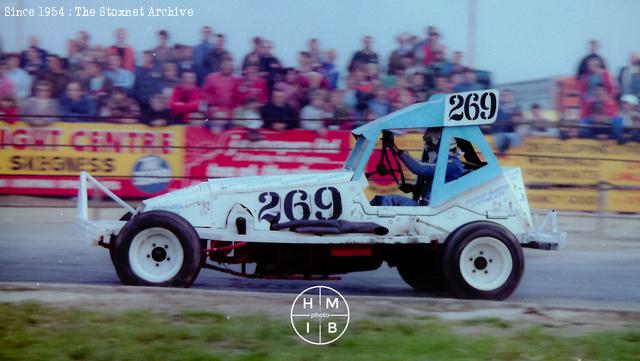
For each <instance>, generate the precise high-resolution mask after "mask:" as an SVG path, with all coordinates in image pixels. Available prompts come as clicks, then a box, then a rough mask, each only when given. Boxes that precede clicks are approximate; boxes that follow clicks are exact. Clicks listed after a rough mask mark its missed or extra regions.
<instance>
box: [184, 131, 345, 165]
mask: <svg viewBox="0 0 640 361" xmlns="http://www.w3.org/2000/svg"><path fill="white" fill-rule="evenodd" d="M185 136H186V139H187V145H188V147H187V148H186V149H185V160H184V174H185V175H186V176H187V177H196V178H221V177H244V176H253V175H263V174H284V173H299V172H310V171H322V170H334V169H340V168H341V167H342V166H343V165H344V161H345V159H346V158H347V156H348V155H349V151H350V142H349V139H350V138H352V136H351V134H350V133H349V132H344V131H326V132H316V131H310V130H290V131H285V132H275V131H268V130H264V131H261V132H260V139H259V140H249V133H248V131H247V130H246V129H232V130H228V131H224V132H221V133H212V132H210V131H209V130H208V129H207V128H203V127H192V126H190V127H187V128H186V133H185Z"/></svg>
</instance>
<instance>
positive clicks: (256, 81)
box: [238, 77, 268, 104]
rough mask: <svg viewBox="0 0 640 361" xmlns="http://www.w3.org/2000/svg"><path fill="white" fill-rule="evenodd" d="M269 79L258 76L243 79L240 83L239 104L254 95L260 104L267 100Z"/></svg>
mask: <svg viewBox="0 0 640 361" xmlns="http://www.w3.org/2000/svg"><path fill="white" fill-rule="evenodd" d="M267 93H268V90H267V81H266V80H264V79H262V78H260V77H256V78H253V79H242V80H241V81H240V82H239V83H238V104H244V101H245V100H246V99H247V98H249V97H253V98H254V99H256V100H257V101H258V102H259V103H260V104H265V103H266V102H267V96H268V95H267Z"/></svg>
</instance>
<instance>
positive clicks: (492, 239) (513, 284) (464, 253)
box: [443, 222, 524, 300]
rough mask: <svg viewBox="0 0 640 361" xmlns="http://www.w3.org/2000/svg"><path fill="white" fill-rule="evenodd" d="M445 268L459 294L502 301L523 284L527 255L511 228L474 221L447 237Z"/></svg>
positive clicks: (452, 288) (464, 296)
mask: <svg viewBox="0 0 640 361" xmlns="http://www.w3.org/2000/svg"><path fill="white" fill-rule="evenodd" d="M443 269H444V278H445V282H446V283H447V286H448V288H449V290H450V291H451V293H453V294H454V295H455V296H456V297H459V298H474V299H487V300H503V299H505V298H507V297H509V296H510V295H511V294H512V293H513V292H514V291H515V290H516V288H517V287H518V284H519V283H520V279H521V278H522V274H523V272H524V256H523V254H522V247H521V246H520V244H519V243H518V241H517V240H516V237H515V236H514V235H513V233H511V232H510V231H509V230H507V229H506V228H504V227H502V226H501V225H499V224H496V223H492V222H473V223H469V224H466V225H464V226H462V227H460V228H459V229H457V230H456V231H454V232H453V233H451V235H450V236H449V238H448V239H447V241H446V244H445V252H444V258H443Z"/></svg>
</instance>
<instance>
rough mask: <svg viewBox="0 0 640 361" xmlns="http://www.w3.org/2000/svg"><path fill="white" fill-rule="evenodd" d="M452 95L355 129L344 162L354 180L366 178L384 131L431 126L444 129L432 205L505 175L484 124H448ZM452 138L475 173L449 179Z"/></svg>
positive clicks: (442, 95) (418, 104)
mask: <svg viewBox="0 0 640 361" xmlns="http://www.w3.org/2000/svg"><path fill="white" fill-rule="evenodd" d="M449 97H450V96H447V95H444V94H437V95H434V96H432V97H431V98H430V99H429V101H427V102H423V103H417V104H414V105H412V106H409V107H406V108H404V109H402V110H399V111H397V112H394V113H392V114H389V115H387V116H384V117H382V118H380V119H377V120H374V121H372V122H370V123H367V124H365V125H363V126H361V127H358V128H356V129H354V130H353V131H352V134H353V136H354V137H355V138H356V143H355V146H354V148H353V150H352V151H351V154H350V155H349V157H348V158H347V161H346V162H345V165H344V168H345V169H348V170H351V171H353V172H354V173H353V178H352V180H353V181H361V180H362V177H364V176H366V173H365V170H366V166H367V163H368V161H369V159H370V157H371V154H372V153H373V151H374V149H375V146H376V143H377V141H378V139H381V138H382V137H384V132H387V131H390V130H402V129H422V130H423V131H426V129H428V128H442V135H441V139H440V146H439V149H438V159H437V161H436V171H435V176H434V178H433V185H432V190H431V193H430V199H429V204H430V205H432V206H437V205H440V204H442V203H444V202H446V201H448V200H450V199H452V198H453V197H455V196H457V195H460V194H461V193H463V192H465V191H467V190H469V189H471V188H474V187H477V186H479V185H482V184H485V183H487V182H489V181H491V180H492V179H495V178H496V177H498V176H501V175H502V174H503V173H502V169H501V168H500V165H499V163H498V160H497V159H496V157H495V155H494V154H493V151H492V149H491V147H490V145H489V143H487V141H486V139H485V138H484V135H483V134H482V131H481V130H480V124H482V123H480V122H479V123H478V124H471V125H469V124H468V122H467V123H465V124H464V125H459V126H451V125H450V124H449V125H448V124H447V119H446V116H445V108H446V104H445V101H446V100H447V99H449ZM484 124H486V123H484ZM452 138H455V140H456V141H457V143H458V147H459V148H460V149H461V150H462V151H463V152H464V153H465V161H466V163H468V165H469V168H468V169H473V176H466V175H467V174H465V175H463V176H461V177H460V178H458V179H455V180H452V181H450V182H445V175H446V170H447V160H448V152H449V144H450V142H451V140H452ZM474 148H475V149H474ZM383 150H384V149H383ZM476 151H478V152H480V153H482V155H483V157H484V160H482V159H480V158H479V157H478V155H477V153H476ZM383 156H384V155H383ZM474 168H475V169H474ZM394 178H395V176H394ZM414 194H415V193H414Z"/></svg>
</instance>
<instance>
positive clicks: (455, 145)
mask: <svg viewBox="0 0 640 361" xmlns="http://www.w3.org/2000/svg"><path fill="white" fill-rule="evenodd" d="M449 151H450V152H454V153H455V152H457V151H458V142H457V141H456V138H454V137H451V140H449Z"/></svg>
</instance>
